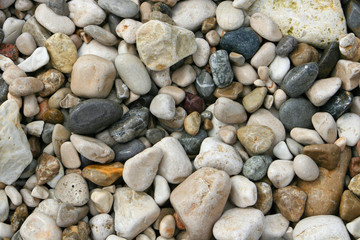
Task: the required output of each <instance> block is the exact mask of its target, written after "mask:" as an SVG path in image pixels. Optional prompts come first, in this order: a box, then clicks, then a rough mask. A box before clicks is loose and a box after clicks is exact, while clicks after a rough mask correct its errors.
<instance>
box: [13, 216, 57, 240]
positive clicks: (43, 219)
mask: <svg viewBox="0 0 360 240" xmlns="http://www.w3.org/2000/svg"><path fill="white" fill-rule="evenodd" d="M20 235H21V237H22V239H23V240H34V239H39V238H43V239H44V240H61V238H62V237H61V236H62V231H61V229H60V228H59V227H58V226H57V225H56V223H55V220H53V219H52V218H51V217H49V216H48V215H46V214H44V213H40V212H36V213H32V214H30V215H29V217H28V218H27V219H26V220H25V222H24V223H23V224H22V226H21V228H20Z"/></svg>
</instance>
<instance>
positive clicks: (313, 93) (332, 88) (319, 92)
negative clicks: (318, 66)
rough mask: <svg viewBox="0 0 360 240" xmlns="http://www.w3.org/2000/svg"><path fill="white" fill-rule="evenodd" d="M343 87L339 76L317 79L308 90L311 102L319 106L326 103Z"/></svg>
mask: <svg viewBox="0 0 360 240" xmlns="http://www.w3.org/2000/svg"><path fill="white" fill-rule="evenodd" d="M359 70H360V68H359ZM340 87H341V79H340V78H339V77H332V78H325V79H321V80H317V81H315V82H314V84H313V85H312V86H311V88H310V89H309V90H308V91H307V92H306V96H307V97H308V98H309V100H310V102H311V103H312V104H314V105H315V106H317V107H320V106H322V105H324V104H325V103H326V102H327V101H328V100H329V99H330V98H331V97H332V96H333V95H334V94H335V93H336V92H337V91H338V90H339V88H340Z"/></svg>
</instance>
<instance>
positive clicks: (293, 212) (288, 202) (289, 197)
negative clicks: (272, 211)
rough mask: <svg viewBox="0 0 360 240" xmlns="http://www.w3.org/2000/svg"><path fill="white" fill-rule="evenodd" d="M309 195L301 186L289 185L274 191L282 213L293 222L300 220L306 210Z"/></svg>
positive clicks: (277, 204) (275, 199)
mask: <svg viewBox="0 0 360 240" xmlns="http://www.w3.org/2000/svg"><path fill="white" fill-rule="evenodd" d="M306 199H307V195H306V193H305V192H304V191H302V190H301V189H300V188H299V187H296V186H288V187H284V188H280V189H277V190H276V191H275V192H274V202H275V204H276V206H277V207H278V208H279V209H280V212H281V214H282V215H283V216H284V217H285V218H286V219H287V220H289V221H291V222H298V221H299V220H300V218H301V216H302V215H303V213H304V210H305V203H306Z"/></svg>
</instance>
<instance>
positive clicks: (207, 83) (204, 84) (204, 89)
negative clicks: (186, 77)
mask: <svg viewBox="0 0 360 240" xmlns="http://www.w3.org/2000/svg"><path fill="white" fill-rule="evenodd" d="M195 87H196V90H197V91H198V94H199V95H200V97H203V98H205V99H207V98H210V97H211V96H212V95H213V92H214V90H215V88H216V86H215V83H214V81H213V79H212V77H211V75H210V73H208V72H207V71H206V70H202V71H201V73H200V74H199V76H197V77H196V80H195Z"/></svg>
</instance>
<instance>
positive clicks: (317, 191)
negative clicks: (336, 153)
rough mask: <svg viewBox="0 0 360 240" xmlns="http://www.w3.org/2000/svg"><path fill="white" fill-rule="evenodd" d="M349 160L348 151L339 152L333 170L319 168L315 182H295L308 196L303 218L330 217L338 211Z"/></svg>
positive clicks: (349, 154)
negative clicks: (336, 163)
mask: <svg viewBox="0 0 360 240" xmlns="http://www.w3.org/2000/svg"><path fill="white" fill-rule="evenodd" d="M350 158H351V152H350V149H349V148H345V150H344V151H343V152H341V155H340V159H339V163H338V165H337V167H336V168H335V169H333V170H327V169H325V168H319V169H320V174H319V177H318V178H317V179H316V180H315V181H312V182H307V181H303V180H299V181H298V182H297V186H298V187H300V188H301V189H302V190H303V191H304V192H305V193H306V194H307V195H308V199H307V201H306V205H305V216H315V215H331V214H335V213H336V212H337V211H338V206H339V203H340V198H341V195H342V193H343V189H344V184H343V183H344V178H345V174H346V172H347V170H348V165H349V161H350ZM319 196H321V197H319Z"/></svg>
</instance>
